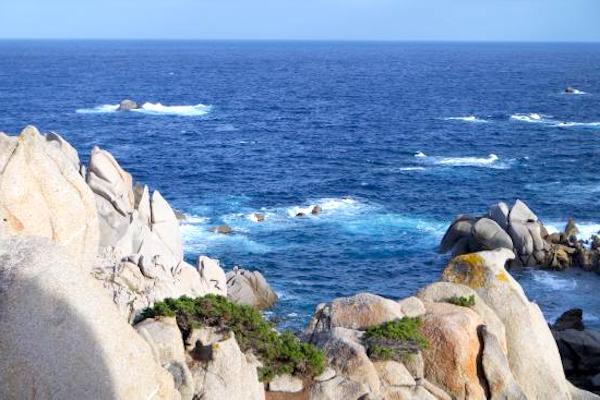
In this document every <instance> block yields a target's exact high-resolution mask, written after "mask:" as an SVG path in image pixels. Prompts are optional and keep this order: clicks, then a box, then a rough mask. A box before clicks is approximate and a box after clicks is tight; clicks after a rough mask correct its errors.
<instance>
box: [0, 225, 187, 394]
mask: <svg viewBox="0 0 600 400" xmlns="http://www.w3.org/2000/svg"><path fill="white" fill-rule="evenodd" d="M71 260H72V257H71V255H70V254H66V253H65V252H64V250H63V249H61V248H60V247H58V246H57V245H56V244H54V243H52V242H50V241H49V240H48V239H44V238H24V237H20V236H13V237H10V238H8V237H2V238H1V240H0V353H1V354H2V357H0V382H2V384H1V385H0V398H2V399H15V400H17V399H19V400H20V399H29V398H35V399H107V400H108V399H117V398H120V399H140V400H146V399H150V398H155V399H179V393H178V392H177V391H176V390H175V388H174V385H173V380H172V379H171V376H170V375H169V373H168V372H167V371H166V370H165V369H163V368H162V367H161V366H160V365H159V364H158V363H156V362H155V361H154V359H153V356H152V352H151V350H150V347H149V346H148V345H147V344H146V342H144V340H143V339H142V338H141V337H140V336H139V335H138V334H137V333H136V332H135V330H134V329H133V328H132V327H131V326H130V325H128V324H127V323H126V321H124V320H123V319H122V318H121V317H120V316H119V314H118V311H117V309H116V307H115V305H114V304H113V302H112V301H111V300H110V299H109V298H108V296H106V293H105V292H104V291H103V289H102V288H101V287H100V285H99V284H98V282H96V281H95V280H94V279H93V278H92V277H91V276H90V275H89V273H87V272H85V271H82V269H81V266H80V265H76V264H74V263H73V262H72V261H71Z"/></svg>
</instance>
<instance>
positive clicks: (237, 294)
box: [227, 267, 277, 310]
mask: <svg viewBox="0 0 600 400" xmlns="http://www.w3.org/2000/svg"><path fill="white" fill-rule="evenodd" d="M227 297H228V298H229V300H231V301H233V302H234V303H236V304H245V305H250V306H253V307H255V308H257V309H259V310H263V309H266V308H269V307H271V306H272V305H273V304H275V302H276V301H277V294H275V292H274V291H273V289H271V286H270V285H269V284H268V283H267V281H266V279H265V278H264V277H263V275H262V274H261V273H260V272H258V271H248V270H245V269H239V268H237V267H235V268H234V269H233V271H231V272H228V273H227Z"/></svg>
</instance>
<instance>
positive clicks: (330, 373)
mask: <svg viewBox="0 0 600 400" xmlns="http://www.w3.org/2000/svg"><path fill="white" fill-rule="evenodd" d="M335 375H336V374H335V370H334V369H333V368H330V367H326V368H325V371H323V372H322V373H321V374H320V375H317V376H315V378H314V380H315V382H323V381H328V380H330V379H333V378H335Z"/></svg>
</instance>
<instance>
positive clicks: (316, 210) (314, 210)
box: [310, 204, 323, 215]
mask: <svg viewBox="0 0 600 400" xmlns="http://www.w3.org/2000/svg"><path fill="white" fill-rule="evenodd" d="M321 211H323V209H322V208H321V206H320V205H318V204H317V205H316V206H314V207H313V208H312V210H311V211H310V213H311V214H312V215H317V214H320V213H321Z"/></svg>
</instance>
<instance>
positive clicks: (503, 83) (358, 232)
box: [0, 41, 600, 329]
mask: <svg viewBox="0 0 600 400" xmlns="http://www.w3.org/2000/svg"><path fill="white" fill-rule="evenodd" d="M599 66H600V45H598V44H566V43H565V44H514V43H488V44H485V43H400V42H399V43H394V42H389V43H387V42H382V43H377V42H227V41H220V42H219V41H216V42H203V41H189V42H185V41H181V42H169V41H0V130H2V131H5V132H11V133H18V132H19V131H20V130H21V129H22V128H23V127H24V126H25V125H27V124H34V125H36V126H38V127H39V128H40V129H41V130H42V131H56V132H59V133H60V134H62V135H63V136H64V137H65V138H66V139H67V140H68V141H69V142H70V143H72V144H73V145H74V146H75V147H76V148H77V149H78V150H79V152H80V156H81V157H82V160H84V162H85V161H86V160H87V157H88V155H89V152H90V150H91V148H92V146H94V145H98V146H100V147H102V148H105V149H107V150H109V151H110V152H111V153H112V154H113V155H114V156H115V157H116V158H117V159H118V160H119V162H120V163H121V165H122V166H123V167H124V168H125V169H126V170H128V171H129V172H130V173H132V174H133V176H134V179H135V180H136V181H139V182H142V183H147V184H148V185H150V186H151V187H152V188H155V189H158V190H160V192H161V193H162V194H163V196H164V197H165V198H166V199H167V200H168V201H169V202H170V203H171V205H172V206H173V207H175V208H177V209H178V210H181V211H182V212H184V213H185V214H186V215H187V220H186V221H185V223H184V224H183V226H182V232H183V235H184V241H185V251H186V258H187V259H188V260H189V261H190V262H191V263H195V259H196V257H197V256H198V255H201V254H206V255H209V256H212V257H216V258H218V259H220V260H221V264H222V266H223V267H225V269H230V268H231V267H233V266H235V265H239V266H242V267H244V268H250V269H257V270H260V271H261V272H262V273H263V274H264V275H265V277H266V278H267V280H268V281H269V282H270V283H271V284H272V286H273V287H274V288H275V290H276V291H277V293H278V294H279V296H280V301H279V302H278V303H277V305H276V306H275V307H274V308H273V309H272V310H270V311H268V312H267V315H269V316H270V317H271V318H273V319H274V320H275V321H276V322H277V323H278V324H279V326H281V327H287V328H292V329H302V328H303V327H304V326H305V324H306V322H307V321H308V319H309V318H310V316H311V314H312V312H313V310H314V307H315V306H316V305H317V304H318V303H321V302H326V301H329V300H331V299H333V298H335V297H339V296H346V295H351V294H355V293H357V292H361V291H369V292H372V293H377V294H380V295H383V296H388V297H391V298H402V297H405V296H408V295H410V294H412V293H414V292H415V291H416V290H417V289H418V288H420V287H422V286H424V285H426V284H428V283H430V282H433V281H435V280H437V279H438V278H439V276H440V273H441V271H442V269H443V267H444V265H445V263H446V262H447V261H448V258H449V257H448V255H443V254H438V253H437V251H436V248H437V245H438V243H439V241H440V239H441V237H442V236H443V234H444V231H445V229H446V228H447V226H448V224H449V223H450V222H451V221H452V220H453V218H454V217H455V216H456V215H457V214H461V213H474V214H482V213H484V212H485V211H486V210H487V208H488V206H489V205H491V204H492V203H495V202H498V201H506V202H513V201H514V200H515V199H516V198H520V199H523V200H524V201H526V202H527V203H528V204H529V205H530V207H531V208H532V209H533V210H534V211H535V212H536V213H537V214H538V216H539V217H540V218H541V219H542V221H544V223H545V224H547V225H548V226H550V227H551V229H562V228H563V226H564V224H565V222H566V221H567V219H568V218H569V217H573V218H575V220H576V221H577V222H578V223H579V224H580V230H581V231H582V236H586V237H589V236H591V235H592V234H593V233H595V232H597V231H598V230H600V204H599V201H598V198H599V195H600V168H599V163H598V156H599V155H600V68H599ZM567 86H574V87H576V88H577V89H579V90H580V91H581V92H579V93H578V94H573V95H565V94H563V93H562V91H563V89H564V88H565V87H567ZM124 98H132V99H134V100H136V101H138V102H140V103H142V104H144V107H143V108H142V109H141V110H138V111H135V112H129V113H121V112H116V111H115V109H116V105H117V104H118V103H119V101H120V100H122V99H124ZM313 204H319V205H320V206H321V207H322V209H323V211H322V213H321V214H319V215H316V216H312V215H309V216H306V217H303V218H298V217H296V214H297V213H298V212H301V211H303V210H306V208H307V207H309V206H310V205H313ZM253 212H260V213H264V214H265V215H266V220H265V221H264V222H261V223H257V222H254V221H252V219H251V214H252V213H253ZM220 224H229V225H230V226H231V227H232V228H233V229H234V230H235V233H234V234H232V235H220V234H216V233H212V232H209V228H210V227H211V226H215V225H220ZM511 272H512V273H513V274H514V275H515V276H516V277H517V278H518V279H519V281H520V282H521V284H522V285H523V286H524V288H525V290H526V293H527V294H528V296H529V297H530V298H531V299H532V300H535V301H536V302H538V303H539V305H540V307H541V308H542V310H543V311H544V313H545V315H546V317H547V319H548V320H549V321H552V320H553V319H554V318H556V317H557V316H558V315H560V313H562V312H563V311H565V310H567V309H568V308H572V307H581V308H583V310H584V318H585V320H586V322H587V323H588V324H590V325H597V326H600V296H598V295H597V293H598V291H599V290H600V276H598V275H596V274H594V273H589V272H584V271H581V270H578V269H572V270H570V271H566V272H552V271H541V270H535V269H519V270H512V271H511Z"/></svg>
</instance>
